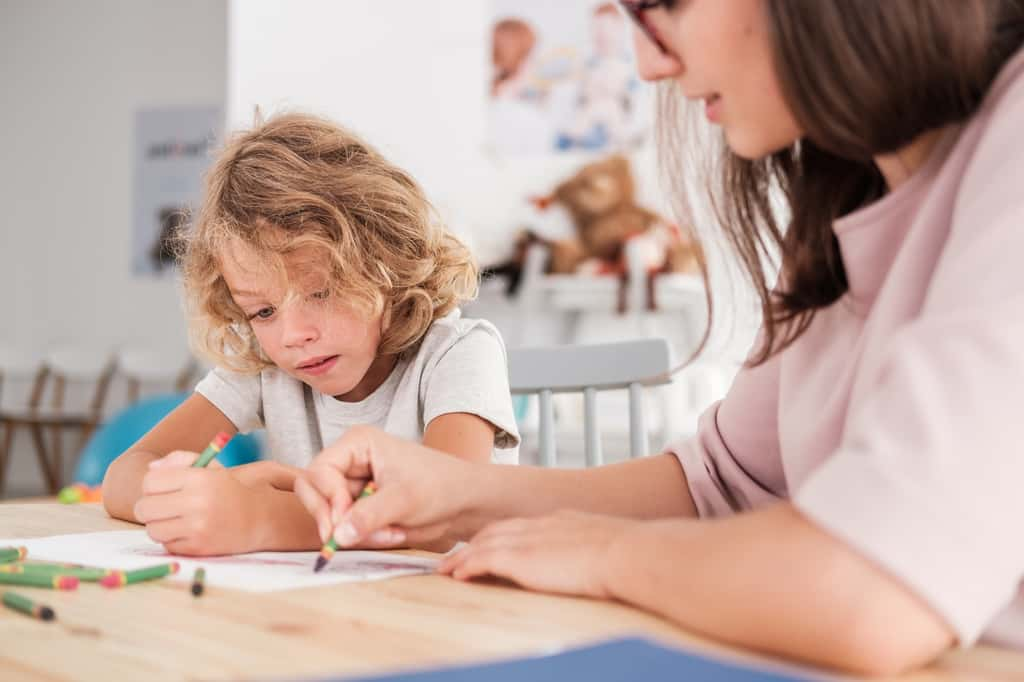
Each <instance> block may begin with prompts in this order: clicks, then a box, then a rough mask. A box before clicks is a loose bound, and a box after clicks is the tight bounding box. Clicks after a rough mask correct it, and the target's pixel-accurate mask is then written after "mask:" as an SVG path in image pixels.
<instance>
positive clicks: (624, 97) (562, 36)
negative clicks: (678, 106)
mask: <svg viewBox="0 0 1024 682" xmlns="http://www.w3.org/2000/svg"><path fill="white" fill-rule="evenodd" d="M490 45H491V71H490V73H491V82H490V84H489V89H488V92H489V100H488V114H489V116H488V118H489V121H488V137H489V146H490V147H491V148H492V149H493V150H494V151H496V152H498V153H500V154H502V155H509V154H557V153H559V152H564V151H591V152H597V153H608V152H621V151H628V150H629V149H631V148H635V147H637V146H639V145H640V144H642V143H643V141H644V139H645V137H646V136H647V135H648V134H649V132H650V130H649V128H650V120H651V115H650V109H651V104H652V98H653V92H652V90H651V88H650V87H649V86H648V85H646V84H644V83H642V82H641V81H640V80H639V78H638V77H637V75H636V69H635V67H634V57H633V52H632V42H631V36H630V25H629V22H628V21H627V20H626V17H624V16H623V15H622V13H621V11H620V9H619V8H618V6H617V5H616V4H615V3H613V2H608V1H605V0H559V1H558V2H551V1H550V0H491V24H490Z"/></svg>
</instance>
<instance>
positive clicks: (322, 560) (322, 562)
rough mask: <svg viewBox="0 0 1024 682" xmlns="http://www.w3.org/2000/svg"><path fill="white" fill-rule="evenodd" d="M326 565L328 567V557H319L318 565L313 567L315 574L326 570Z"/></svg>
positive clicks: (317, 559)
mask: <svg viewBox="0 0 1024 682" xmlns="http://www.w3.org/2000/svg"><path fill="white" fill-rule="evenodd" d="M326 565H327V557H324V556H318V557H317V558H316V565H315V566H313V572H314V573H319V572H320V571H322V570H323V569H324V566H326Z"/></svg>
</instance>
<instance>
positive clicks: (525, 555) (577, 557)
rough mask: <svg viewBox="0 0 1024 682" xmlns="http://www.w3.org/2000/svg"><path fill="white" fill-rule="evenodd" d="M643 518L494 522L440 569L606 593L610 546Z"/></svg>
mask: <svg viewBox="0 0 1024 682" xmlns="http://www.w3.org/2000/svg"><path fill="white" fill-rule="evenodd" d="M641 523H642V522H639V521H632V520H627V519H621V518H616V517H611V516H598V515H595V514H583V513H580V512H559V513H557V514H552V515H550V516H543V517H540V518H535V519H509V520H507V521H499V522H497V523H493V524H491V525H489V526H487V527H486V528H484V529H483V530H482V531H480V532H479V533H477V535H476V536H475V537H474V538H473V539H472V541H470V543H469V544H468V545H466V546H465V547H463V548H462V549H461V550H459V551H458V552H456V553H455V554H452V555H450V556H448V557H447V558H445V560H444V561H443V562H442V563H441V565H440V566H439V567H438V572H440V573H444V574H447V575H451V576H452V577H453V578H457V579H459V580H469V579H471V578H476V577H480V576H485V575H492V576H498V577H501V578H506V579H508V580H512V581H514V582H516V583H518V584H520V585H522V586H523V587H525V588H527V589H531V590H538V591H541V592H557V593H562V594H576V595H583V596H587V597H597V598H599V599H607V598H609V597H612V596H614V595H613V594H612V593H611V591H610V590H609V587H608V584H609V581H608V579H607V570H608V566H609V565H610V564H611V563H612V562H611V561H610V560H609V555H610V551H609V550H610V548H611V547H612V545H613V544H614V543H615V542H616V541H617V540H619V539H620V538H622V537H623V536H624V535H625V534H628V533H631V532H634V531H635V529H636V527H637V526H638V525H640V524H641Z"/></svg>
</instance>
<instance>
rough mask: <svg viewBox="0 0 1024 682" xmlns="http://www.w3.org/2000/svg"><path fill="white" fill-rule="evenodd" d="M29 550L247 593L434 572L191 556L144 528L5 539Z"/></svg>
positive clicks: (271, 557)
mask: <svg viewBox="0 0 1024 682" xmlns="http://www.w3.org/2000/svg"><path fill="white" fill-rule="evenodd" d="M12 546H19V547H20V546H23V547H27V548H28V558H29V559H39V560H41V561H61V562H69V563H76V564H85V565H87V566H97V567H101V568H115V569H120V570H130V569H134V568H143V567H145V566H152V565H154V564H162V563H167V562H169V561H177V562H178V563H180V564H181V571H179V572H178V574H177V575H174V576H169V579H171V580H185V581H188V580H191V579H192V573H193V572H194V571H195V569H196V568H198V567H199V566H202V567H203V568H205V569H206V584H207V585H214V586H217V587H227V588H231V589H234V590H244V591H246V592H276V591H278V590H292V589H297V588H301V587H317V586H321V585H334V584H337V583H352V582H360V581H364V580H384V579H386V578H396V577H399V576H406V575H419V574H423V573H431V572H433V570H434V569H435V567H436V566H437V563H438V562H437V561H436V560H434V559H425V558H422V557H412V556H404V555H401V554H394V553H388V552H362V551H349V552H338V553H336V554H335V555H334V558H333V559H331V562H330V563H329V564H327V566H326V567H324V569H323V570H322V571H320V572H319V573H313V565H314V564H315V563H316V558H317V557H318V556H319V552H257V553H253V554H236V555H232V556H222V557H202V558H190V557H180V556H175V555H171V554H168V553H167V552H166V551H165V550H164V548H163V545H160V544H157V543H155V542H153V541H152V540H150V539H149V536H147V535H146V531H144V530H118V531H110V532H104V533H74V534H71V535H52V536H50V537H45V538H21V539H17V538H16V539H0V547H12Z"/></svg>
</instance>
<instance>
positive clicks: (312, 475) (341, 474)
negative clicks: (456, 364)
mask: <svg viewBox="0 0 1024 682" xmlns="http://www.w3.org/2000/svg"><path fill="white" fill-rule="evenodd" d="M471 466H472V465H470V464H467V463H466V462H463V461H461V460H459V459H457V458H455V457H452V456H451V455H446V454H444V453H442V452H438V451H436V450H432V449H430V448H427V447H424V446H423V445H420V444H419V443H413V442H410V441H406V440H401V439H399V438H395V437H394V436H389V435H388V434H386V433H384V432H383V431H381V430H379V429H375V428H372V427H365V426H361V427H356V428H353V429H349V430H348V431H347V432H346V433H345V435H344V436H342V437H341V438H339V439H338V441H337V442H335V443H334V444H333V445H331V446H330V447H327V448H325V449H324V450H323V451H322V452H321V453H320V454H319V455H317V456H316V458H315V459H314V460H313V462H312V463H311V464H310V466H309V468H308V469H307V470H306V471H305V472H304V473H303V474H302V475H301V476H300V477H299V478H298V479H297V480H296V482H295V493H296V494H297V495H298V496H299V499H300V500H302V503H303V505H305V507H306V509H307V510H308V511H309V513H310V514H312V515H313V518H314V519H316V522H317V527H318V529H319V531H320V537H321V539H323V540H326V539H327V538H328V537H329V536H330V533H331V530H332V529H333V530H334V538H335V540H336V541H337V542H338V545H339V546H340V547H355V546H357V545H359V546H373V547H379V548H383V547H399V546H413V547H423V546H426V545H429V544H432V543H435V542H437V541H439V540H441V539H443V538H445V537H446V536H447V535H448V532H449V530H450V528H451V525H452V521H453V520H454V519H455V517H456V516H458V515H459V513H460V512H461V511H462V505H463V503H464V500H465V499H466V491H467V490H468V487H467V484H466V481H467V477H468V474H469V468H470V467H471ZM371 479H372V480H373V482H374V483H375V484H376V485H377V492H376V493H375V494H374V495H372V496H370V497H367V498H363V499H361V500H359V501H357V502H356V503H355V504H353V502H352V500H353V498H354V497H356V496H358V495H359V493H360V491H361V490H362V489H363V487H364V486H365V485H366V483H367V482H368V481H370V480H371Z"/></svg>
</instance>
